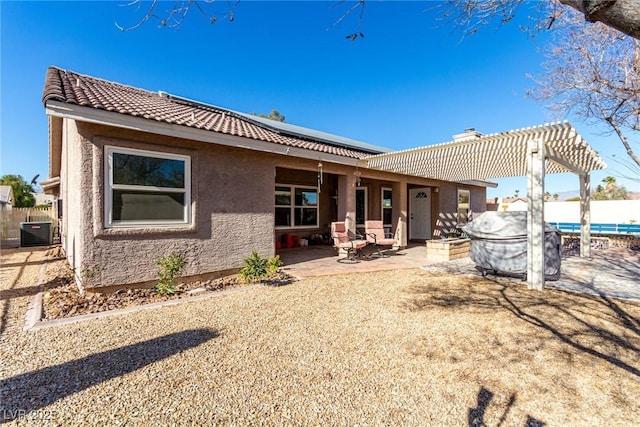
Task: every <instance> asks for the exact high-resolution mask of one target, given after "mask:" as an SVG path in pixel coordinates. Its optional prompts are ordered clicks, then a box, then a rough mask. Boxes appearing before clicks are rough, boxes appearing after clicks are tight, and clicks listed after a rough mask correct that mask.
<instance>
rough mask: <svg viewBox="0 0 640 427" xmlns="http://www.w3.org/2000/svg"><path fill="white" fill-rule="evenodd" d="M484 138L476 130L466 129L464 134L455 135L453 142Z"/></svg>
mask: <svg viewBox="0 0 640 427" xmlns="http://www.w3.org/2000/svg"><path fill="white" fill-rule="evenodd" d="M481 136H482V134H481V133H480V132H478V131H477V130H476V128H466V129H465V130H464V132H463V133H459V134H456V135H453V142H461V141H468V140H470V139H478V138H480V137H481Z"/></svg>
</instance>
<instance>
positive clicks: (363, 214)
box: [356, 187, 368, 227]
mask: <svg viewBox="0 0 640 427" xmlns="http://www.w3.org/2000/svg"><path fill="white" fill-rule="evenodd" d="M367 195H368V194H367V187H356V227H364V222H365V221H366V220H367V216H368V215H367V213H368V209H367V200H368V197H367Z"/></svg>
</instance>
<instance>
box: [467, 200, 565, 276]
mask: <svg viewBox="0 0 640 427" xmlns="http://www.w3.org/2000/svg"><path fill="white" fill-rule="evenodd" d="M463 230H464V231H465V233H467V235H468V236H469V237H470V238H471V248H470V253H469V256H470V258H471V260H472V261H473V262H475V264H476V268H477V269H479V270H480V271H481V272H482V275H483V276H484V275H486V274H487V273H492V274H503V275H508V276H520V277H522V279H523V280H525V279H526V278H527V212H485V213H483V214H481V215H479V216H478V217H476V218H475V219H474V220H473V221H471V222H470V223H468V224H467V225H466V226H464V227H463ZM561 246H562V245H561V239H560V234H559V231H558V230H557V229H555V228H553V227H551V226H549V225H548V224H545V236H544V254H545V262H544V264H545V265H544V275H545V279H546V280H558V279H559V278H560V259H561Z"/></svg>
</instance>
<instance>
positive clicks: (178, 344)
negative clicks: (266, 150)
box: [0, 251, 640, 426]
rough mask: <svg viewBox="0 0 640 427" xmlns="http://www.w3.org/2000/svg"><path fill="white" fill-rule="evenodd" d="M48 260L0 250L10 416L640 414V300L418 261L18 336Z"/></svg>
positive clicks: (317, 418) (239, 419)
mask: <svg viewBox="0 0 640 427" xmlns="http://www.w3.org/2000/svg"><path fill="white" fill-rule="evenodd" d="M43 259H44V255H43V253H42V252H38V251H33V252H29V253H27V252H20V251H17V252H7V251H2V253H1V258H0V260H1V262H2V270H1V271H2V273H1V276H0V278H1V279H2V282H1V284H0V293H1V295H2V299H1V301H0V304H1V305H0V313H2V329H1V330H2V333H1V335H0V356H1V357H0V361H1V362H0V414H1V415H2V416H3V417H4V421H8V422H9V423H10V424H16V425H64V426H75V425H78V426H86V425H147V426H148V425H238V426H244V425H278V426H279V425H338V426H339V425H417V426H424V425H452V426H460V425H469V424H470V423H477V424H476V425H480V423H484V424H485V425H498V424H501V425H513V426H523V425H576V426H578V425H613V426H615V425H620V426H622V425H630V424H633V423H634V422H635V421H637V420H638V419H640V409H639V408H638V405H637V398H636V397H637V396H639V395H640V381H638V379H639V378H640V359H639V358H638V354H639V349H640V334H639V333H638V331H639V330H640V305H638V304H632V303H624V302H620V304H617V305H615V307H613V308H612V307H608V306H605V305H603V304H602V302H601V301H599V300H598V299H597V298H594V299H585V298H584V297H581V296H577V295H571V294H567V293H559V292H556V291H553V290H551V291H549V292H545V293H539V292H538V293H531V292H522V291H520V290H519V288H515V287H514V288H509V287H501V286H497V285H496V284H495V283H494V282H491V281H487V280H483V279H482V278H478V277H467V278H466V279H465V278H461V277H459V276H452V275H443V274H441V273H434V272H428V271H422V270H419V269H413V270H402V271H398V272H395V271H387V272H378V273H362V274H357V275H355V274H351V275H336V276H325V277H318V278H310V279H305V280H302V281H299V282H296V283H294V284H291V285H288V286H281V287H266V286H265V287H258V288H255V289H252V290H248V291H247V292H243V293H239V294H234V295H229V296H226V297H221V298H215V299H207V300H204V301H199V302H197V303H186V304H181V305H177V306H171V307H165V308H161V309H154V310H144V311H139V312H136V313H131V314H127V315H123V316H119V317H109V318H101V319H95V320H92V321H87V322H82V323H78V324H73V325H67V326H62V327H58V328H51V329H45V330H38V331H33V332H24V331H22V326H23V316H24V312H25V310H26V306H27V303H28V299H29V296H30V295H31V294H32V293H33V292H34V290H35V289H37V287H35V286H34V284H35V281H37V278H38V272H39V268H40V265H41V263H40V262H38V261H42V260H43ZM465 292H468V294H465ZM501 298H508V300H506V299H505V300H504V301H503V299H501ZM541 298H546V300H541ZM505 301H508V302H509V304H507V303H506V302H505ZM514 305H515V306H517V307H518V310H520V312H514V310H513V308H512V307H513V306H514ZM556 308H557V309H556ZM574 308H575V309H576V310H578V309H579V311H575V312H574V311H571V310H574ZM614 309H615V310H614ZM554 310H555V311H554ZM567 313H570V314H571V316H568V315H567ZM572 316H573V317H572ZM620 316H622V317H620ZM574 317H575V318H574ZM532 319H536V321H534V320H532ZM551 325H553V326H551ZM593 331H600V334H601V336H600V335H598V334H597V333H595V334H594V333H593ZM574 340H575V342H574ZM36 422H37V423H36ZM536 423H537V424H536Z"/></svg>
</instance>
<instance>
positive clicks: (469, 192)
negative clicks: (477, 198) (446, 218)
mask: <svg viewBox="0 0 640 427" xmlns="http://www.w3.org/2000/svg"><path fill="white" fill-rule="evenodd" d="M462 193H466V194H467V199H468V201H467V203H466V204H467V207H466V209H467V215H466V217H467V220H466V221H465V222H461V221H460V209H461V207H460V195H461V194H462ZM456 195H457V199H456V223H457V225H458V226H461V225H466V224H467V223H468V222H469V221H470V219H469V217H470V216H471V190H467V189H465V188H458V191H457V193H456ZM462 209H464V208H462Z"/></svg>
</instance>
